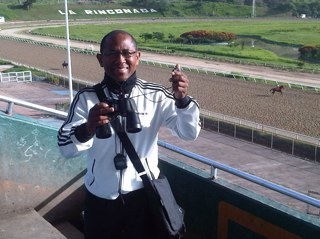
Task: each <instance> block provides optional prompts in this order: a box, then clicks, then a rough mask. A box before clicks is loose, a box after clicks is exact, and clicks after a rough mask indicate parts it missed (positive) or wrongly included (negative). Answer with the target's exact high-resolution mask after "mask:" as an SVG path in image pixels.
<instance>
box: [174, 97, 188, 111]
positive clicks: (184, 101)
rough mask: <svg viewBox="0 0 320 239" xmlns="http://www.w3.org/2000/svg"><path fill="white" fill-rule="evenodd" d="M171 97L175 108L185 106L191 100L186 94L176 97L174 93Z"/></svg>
mask: <svg viewBox="0 0 320 239" xmlns="http://www.w3.org/2000/svg"><path fill="white" fill-rule="evenodd" d="M173 97H174V99H175V104H176V106H177V108H179V109H183V108H186V107H187V106H188V105H189V104H190V102H191V98H190V97H189V96H186V97H184V98H182V99H177V98H176V97H175V96H174V95H173Z"/></svg>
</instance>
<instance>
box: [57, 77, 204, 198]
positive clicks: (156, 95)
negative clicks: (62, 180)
mask: <svg viewBox="0 0 320 239" xmlns="http://www.w3.org/2000/svg"><path fill="white" fill-rule="evenodd" d="M102 86H103V88H104V92H105V94H106V95H107V96H108V97H113V98H117V96H116V95H110V93H109V91H108V90H107V89H106V86H105V85H103V84H102ZM129 97H130V98H132V99H134V101H135V103H136V106H137V112H138V115H139V117H140V121H141V125H142V130H141V131H140V132H138V133H127V134H128V137H129V138H130V140H131V142H132V144H133V146H134V147H135V149H136V151H137V153H138V155H139V157H140V158H141V161H142V164H143V165H144V167H145V169H146V171H147V172H148V174H149V176H150V171H151V172H152V174H153V175H154V176H155V177H156V178H157V177H158V175H159V173H160V170H159V168H158V144H157V141H158V131H159V129H160V127H162V126H164V127H167V128H169V129H171V131H172V132H173V134H174V135H177V136H178V137H180V138H181V139H184V140H195V139H196V138H197V137H198V135H199V132H200V115H199V114H200V113H199V106H198V104H197V102H196V101H195V100H194V99H193V98H192V97H190V98H189V100H188V104H186V105H184V106H183V107H184V108H178V107H177V105H176V101H175V99H174V97H173V95H172V93H171V92H169V91H168V90H167V89H165V88H164V87H163V86H161V85H159V84H155V83H150V82H146V81H143V80H141V79H137V82H136V85H135V86H134V87H133V89H132V92H131V94H130V96H129ZM98 102H99V99H98V97H97V94H96V92H95V90H94V89H93V87H87V88H84V89H82V90H80V91H79V92H78V93H77V94H76V96H75V98H74V100H73V103H72V104H71V106H70V111H69V113H68V117H67V119H66V121H65V122H64V124H63V125H62V126H61V128H60V130H59V132H58V145H59V148H60V151H61V153H62V155H63V156H65V157H75V156H78V155H79V154H80V153H82V152H86V153H87V172H86V175H85V177H84V181H85V186H86V188H87V189H88V190H89V191H90V192H91V193H92V194H94V195H96V196H97V197H100V198H105V199H116V198H117V197H118V196H119V193H124V194H125V193H128V192H131V191H134V190H137V189H140V188H142V187H143V184H142V181H141V178H140V177H139V175H138V174H137V172H136V170H135V168H134V167H133V165H132V163H131V161H130V159H129V157H128V156H126V158H127V168H126V169H124V170H123V172H122V176H121V177H120V171H119V170H116V169H115V166H114V157H115V156H116V154H118V153H121V152H122V146H121V142H120V140H119V138H118V136H117V135H116V133H115V132H114V131H113V129H112V131H113V132H112V136H111V137H110V138H107V139H98V138H96V137H95V136H94V137H93V138H91V139H90V140H88V141H87V142H85V143H81V142H79V140H77V138H76V137H75V128H76V127H77V126H79V125H81V124H83V123H85V122H86V121H87V118H88V115H89V110H90V109H91V108H92V107H93V106H94V105H95V104H97V103H98ZM125 155H126V154H125ZM120 178H121V180H120Z"/></svg>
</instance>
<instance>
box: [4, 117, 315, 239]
mask: <svg viewBox="0 0 320 239" xmlns="http://www.w3.org/2000/svg"><path fill="white" fill-rule="evenodd" d="M56 134H57V128H55V127H49V126H48V124H45V123H43V121H40V120H31V119H29V118H26V117H23V116H19V115H14V116H12V117H8V116H6V115H4V114H0V141H1V142H0V147H1V148H0V172H1V174H0V191H1V194H0V217H2V215H4V214H10V213H19V212H23V211H25V210H28V209H33V208H35V209H36V210H37V211H38V213H39V214H40V215H41V216H43V217H44V218H45V219H46V220H48V221H49V222H50V223H51V224H55V223H56V222H59V221H60V222H61V221H70V222H71V223H73V222H75V221H77V223H78V224H77V226H78V227H79V222H80V223H81V219H80V217H81V211H82V207H81V203H82V202H83V184H82V179H81V176H82V174H83V172H84V171H83V170H84V168H85V159H84V157H79V158H74V159H68V160H67V159H64V158H63V157H62V156H61V155H60V153H59V150H58V148H57V142H56ZM160 168H161V170H162V172H163V173H164V174H165V175H166V176H167V177H168V179H169V181H170V183H171V186H172V188H173V191H174V194H175V195H176V199H177V201H178V203H179V204H180V205H181V206H182V207H183V208H184V209H185V211H186V214H185V222H186V226H187V234H186V236H185V238H186V239H199V238H204V239H209V238H212V239H215V238H218V239H224V238H225V239H227V238H235V239H249V238H257V239H259V238H268V239H279V238H281V239H287V238H288V239H289V238H290V239H299V238H308V239H319V238H320V222H319V218H318V217H314V216H311V215H307V214H305V213H302V212H299V211H296V210H293V209H291V208H288V207H286V206H284V205H281V204H279V203H277V202H274V201H272V200H270V199H268V198H266V197H264V196H263V195H258V194H255V193H253V192H251V191H248V190H246V189H244V188H241V187H238V186H237V185H233V184H230V183H228V182H227V181H224V180H222V179H216V180H214V181H213V180H211V179H210V178H209V175H207V174H206V173H205V172H203V171H201V170H199V169H197V168H193V167H191V166H189V165H186V164H184V163H182V162H179V161H176V160H175V159H171V158H168V157H166V156H164V155H161V156H160ZM80 226H81V225H80ZM80 230H81V228H80Z"/></svg>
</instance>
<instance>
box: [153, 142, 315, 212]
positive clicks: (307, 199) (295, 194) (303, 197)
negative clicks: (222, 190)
mask: <svg viewBox="0 0 320 239" xmlns="http://www.w3.org/2000/svg"><path fill="white" fill-rule="evenodd" d="M158 145H159V146H161V147H164V148H166V149H169V150H172V151H174V152H176V153H180V154H182V155H184V156H187V157H189V158H192V159H194V160H196V161H198V162H201V163H204V164H207V165H210V166H211V167H214V168H218V169H221V170H223V171H225V172H227V173H231V174H233V175H235V176H238V177H240V178H243V179H246V180H248V181H250V182H253V183H256V184H258V185H261V186H264V187H266V188H269V189H272V190H274V191H276V192H279V193H281V194H284V195H287V196H289V197H292V198H294V199H297V200H299V201H302V202H305V203H308V204H310V205H312V206H315V207H317V208H320V200H317V199H315V198H313V197H310V196H308V195H305V194H303V193H299V192H297V191H294V190H292V189H289V188H286V187H283V186H281V185H278V184H275V183H273V182H270V181H268V180H265V179H262V178H259V177H257V176H254V175H252V174H249V173H246V172H243V171H241V170H238V169H235V168H232V167H230V166H228V165H225V164H222V163H218V162H217V161H214V160H213V159H209V158H206V157H203V156H201V155H199V154H195V153H192V152H190V151H187V150H185V149H182V148H179V147H177V146H174V145H172V144H169V143H166V142H165V141H162V140H158Z"/></svg>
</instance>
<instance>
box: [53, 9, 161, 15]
mask: <svg viewBox="0 0 320 239" xmlns="http://www.w3.org/2000/svg"><path fill="white" fill-rule="evenodd" d="M58 11H59V13H60V14H61V15H65V14H66V13H65V12H64V11H62V10H58ZM155 12H158V11H157V10H154V9H152V8H151V9H146V8H141V9H135V8H133V9H106V10H100V9H99V10H84V13H85V14H87V15H115V14H141V13H142V14H144V13H155ZM68 13H69V14H70V15H75V14H77V13H76V12H74V11H72V10H69V11H68Z"/></svg>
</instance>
